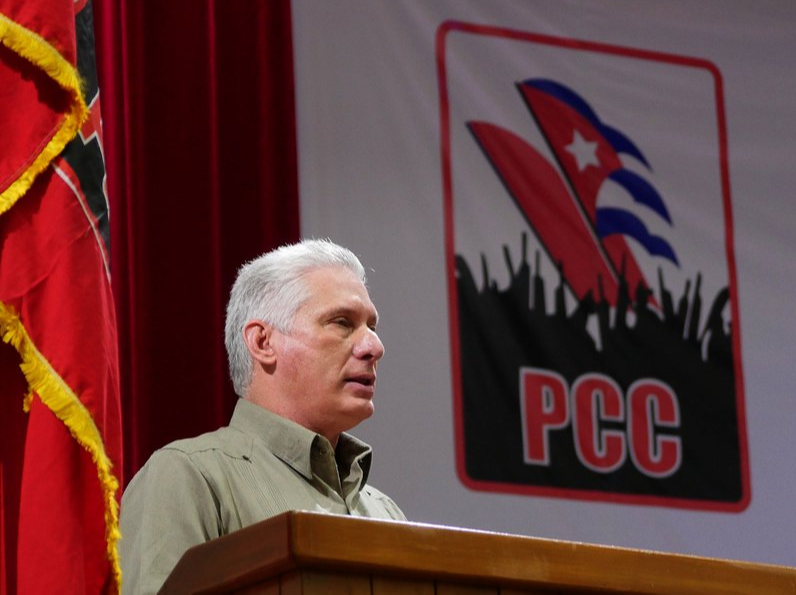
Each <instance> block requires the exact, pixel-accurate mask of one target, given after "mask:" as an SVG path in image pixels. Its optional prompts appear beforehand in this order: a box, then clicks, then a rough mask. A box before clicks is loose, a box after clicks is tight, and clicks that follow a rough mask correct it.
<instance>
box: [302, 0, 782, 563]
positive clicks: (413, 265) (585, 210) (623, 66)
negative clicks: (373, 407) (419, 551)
mask: <svg viewBox="0 0 796 595" xmlns="http://www.w3.org/2000/svg"><path fill="white" fill-rule="evenodd" d="M292 8H293V15H292V16H293V42H294V57H295V76H296V111H297V130H298V147H299V188H300V206H301V229H302V234H303V235H304V236H328V237H331V238H332V239H334V240H336V241H338V242H341V243H343V244H346V245H348V246H350V247H351V248H352V249H354V250H355V251H356V252H357V253H358V254H359V255H360V256H361V257H362V259H363V261H364V262H365V264H366V266H367V267H369V269H371V274H370V287H371V292H372V297H373V299H374V301H375V303H376V304H377V306H378V307H379V309H380V313H381V323H380V334H381V336H382V338H383V340H384V343H385V345H386V348H387V353H386V357H385V359H384V361H383V362H382V365H381V367H380V370H379V390H378V394H377V413H376V416H375V417H374V418H373V419H372V420H370V421H368V422H367V423H366V424H365V425H364V426H363V427H362V428H361V429H360V431H359V434H360V435H361V436H362V437H363V438H364V439H366V440H368V441H370V442H371V443H372V444H373V445H374V447H375V450H376V456H375V460H374V471H373V474H372V480H373V482H374V484H375V485H377V486H378V487H380V488H381V489H383V490H385V491H386V492H387V493H389V494H390V495H391V496H393V497H394V498H395V499H396V500H397V501H398V503H399V504H400V505H401V506H402V507H403V508H404V510H405V512H406V513H407V515H408V516H409V517H410V518H411V519H413V520H417V521H427V522H433V523H445V524H451V525H462V526H466V527H474V528H480V529H491V530H498V531H509V532H512V533H523V534H528V535H536V536H542V537H551V538H560V539H569V540H579V541H588V542H596V543H602V544H614V545H622V546H633V547H642V548H652V549H658V550H668V551H676V552H683V553H693V554H701V555H709V556H719V557H727V558H741V559H748V560H755V561H763V562H773V563H783V564H789V565H793V564H796V555H794V551H796V548H794V545H796V544H795V541H796V540H795V539H794V537H793V536H794V535H796V520H794V517H793V515H792V514H790V511H791V500H792V493H793V491H794V489H796V481H795V480H794V466H793V463H792V460H791V459H792V457H791V453H792V452H793V451H794V450H795V449H796V438H795V437H794V433H793V431H792V428H793V427H794V422H796V419H795V418H796V402H794V396H793V389H792V387H793V386H794V372H793V365H792V359H793V354H794V350H793V347H792V337H793V336H794V335H796V322H794V321H793V317H792V316H791V313H792V297H793V296H794V295H796V280H795V279H796V265H794V262H795V261H796V243H794V240H796V238H794V234H793V221H796V207H794V206H793V205H792V204H791V202H792V201H791V193H792V188H793V187H794V171H795V170H794V168H793V167H792V164H791V154H792V153H793V150H794V139H796V83H795V82H794V78H793V66H792V59H791V56H792V55H793V52H794V50H796V37H795V36H794V35H793V30H794V27H796V7H793V6H792V5H791V3H789V2H785V1H779V2H764V3H755V4H754V6H752V4H747V5H745V6H744V5H742V4H740V3H734V4H733V5H732V6H731V7H728V6H727V5H726V3H721V2H718V1H709V2H700V3H698V4H694V3H688V2H681V1H677V2H665V3H664V2H646V3H638V2H631V1H625V0H613V1H608V2H605V1H601V2H597V1H578V2H575V1H570V2H541V1H539V2H535V1H524V2H520V1H508V0H493V1H491V2H478V1H475V0H472V1H462V0H456V1H453V0H451V1H447V2H446V1H438V2H422V1H419V0H390V1H386V0H385V1H379V2H373V1H370V0H338V1H336V2H330V3H320V2H306V1H304V2H302V1H294V2H293V6H292Z"/></svg>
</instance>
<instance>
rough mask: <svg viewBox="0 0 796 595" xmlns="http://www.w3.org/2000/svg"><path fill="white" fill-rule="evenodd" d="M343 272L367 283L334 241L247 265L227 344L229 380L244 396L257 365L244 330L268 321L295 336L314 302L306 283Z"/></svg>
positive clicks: (232, 306) (234, 298)
mask: <svg viewBox="0 0 796 595" xmlns="http://www.w3.org/2000/svg"><path fill="white" fill-rule="evenodd" d="M330 267H343V268H346V269H348V270H350V271H352V272H353V273H354V274H355V275H356V276H357V277H359V279H361V280H362V283H365V281H366V279H365V269H364V267H363V266H362V263H361V262H359V259H358V258H357V257H356V255H354V253H353V252H351V251H350V250H349V249H347V248H343V247H342V246H338V245H337V244H335V243H333V242H332V241H330V240H303V241H301V242H298V243H296V244H288V245H285V246H282V247H280V248H277V249H276V250H273V251H271V252H267V253H266V254H263V255H262V256H260V257H258V258H255V259H254V260H251V261H249V262H247V263H246V264H244V265H243V266H242V267H241V268H240V269H239V270H238V276H237V278H236V279H235V284H234V285H233V286H232V291H231V293H230V296H229V302H228V303H227V319H226V324H225V327H224V344H225V345H226V348H227V360H228V362H229V374H230V377H231V378H232V385H233V387H234V388H235V392H236V393H237V394H238V395H239V396H241V397H242V396H244V394H245V392H246V390H247V389H248V387H249V384H250V383H251V376H252V369H253V364H252V359H251V355H250V354H249V351H248V349H247V348H246V344H245V343H244V341H243V327H244V326H246V324H247V323H248V322H249V321H250V320H262V321H263V322H265V323H267V324H270V325H271V326H273V327H274V328H275V329H277V330H278V331H280V332H283V333H286V332H290V330H291V326H292V324H293V318H294V316H295V314H296V311H297V310H298V309H299V307H300V306H301V305H302V304H303V303H304V301H305V300H306V299H307V298H308V297H309V289H308V288H307V286H306V284H305V283H304V281H303V280H302V277H303V276H304V275H305V274H307V273H309V272H311V271H313V270H316V269H320V268H330Z"/></svg>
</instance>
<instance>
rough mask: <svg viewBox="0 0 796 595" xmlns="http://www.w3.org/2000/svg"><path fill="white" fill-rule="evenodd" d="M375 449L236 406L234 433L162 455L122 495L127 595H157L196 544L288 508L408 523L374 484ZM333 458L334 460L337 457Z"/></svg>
mask: <svg viewBox="0 0 796 595" xmlns="http://www.w3.org/2000/svg"><path fill="white" fill-rule="evenodd" d="M371 452H372V451H371V448H370V447H369V446H368V445H367V444H365V443H364V442H362V441H360V440H358V439H356V438H354V437H353V436H350V435H348V434H341V435H340V439H339V440H338V443H337V451H336V453H335V449H334V448H332V445H331V443H330V442H329V441H328V440H327V439H326V438H324V437H323V436H320V435H319V434H316V433H314V432H312V431H310V430H307V429H306V428H303V427H302V426H300V425H298V424H296V423H294V422H292V421H289V420H286V419H284V418H282V417H279V416H278V415H275V414H274V413H271V412H270V411H267V410H266V409H263V408H262V407H259V406H257V405H254V404H252V403H250V402H248V401H245V400H243V399H239V400H238V403H237V405H236V407H235V412H234V413H233V415H232V420H231V421H230V424H229V426H227V427H224V428H220V429H219V430H216V431H215V432H210V433H208V434H203V435H201V436H198V437H196V438H190V439H187V440H178V441H177V442H173V443H171V444H169V445H167V446H165V447H164V448H162V449H160V450H158V451H157V452H155V453H154V454H153V455H152V457H151V458H150V459H149V461H148V462H147V463H146V465H144V467H143V468H142V469H141V471H139V472H138V474H137V475H136V476H135V477H134V478H133V480H132V481H131V482H130V485H129V486H128V487H127V490H126V491H125V493H124V497H123V498H122V506H121V530H122V539H121V541H120V542H119V554H120V558H121V566H122V592H123V593H125V594H132V593H156V592H157V590H158V589H160V587H161V586H162V584H163V582H164V581H165V580H166V577H167V576H168V575H169V573H170V572H171V571H172V569H173V568H174V566H175V565H176V564H177V561H178V560H179V559H180V557H182V555H183V553H184V552H185V551H186V550H187V549H188V548H190V547H192V546H194V545H197V544H200V543H203V542H205V541H209V540H211V539H214V538H216V537H220V536H221V535H226V534H227V533H230V532H232V531H235V530H237V529H241V528H243V527H246V526H247V525H251V524H253V523H256V522H258V521H262V520H265V519H267V518H269V517H272V516H275V515H277V514H280V513H282V512H286V511H288V510H310V511H317V512H326V513H331V514H343V515H351V516H363V517H372V518H380V519H395V520H405V518H406V517H405V516H404V514H403V513H402V512H401V510H400V509H399V508H398V507H397V506H396V505H395V503H394V502H393V501H392V500H391V499H390V498H388V497H387V496H385V495H384V494H382V493H381V492H379V491H378V490H376V489H375V488H372V487H371V486H369V485H366V482H367V478H368V471H369V469H370V461H371ZM335 454H336V456H335Z"/></svg>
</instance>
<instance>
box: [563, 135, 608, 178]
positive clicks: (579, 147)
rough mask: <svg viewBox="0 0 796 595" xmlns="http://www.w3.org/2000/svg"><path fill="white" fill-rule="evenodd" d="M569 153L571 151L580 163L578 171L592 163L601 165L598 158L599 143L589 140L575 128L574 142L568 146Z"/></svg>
mask: <svg viewBox="0 0 796 595" xmlns="http://www.w3.org/2000/svg"><path fill="white" fill-rule="evenodd" d="M566 150H567V152H568V153H571V154H572V156H573V157H574V158H575V161H576V162H577V164H578V171H583V170H584V169H586V168H587V167H588V166H590V165H596V166H599V165H600V160H599V159H597V143H596V142H589V141H587V140H586V139H585V138H583V137H582V136H581V135H580V133H579V132H578V131H577V130H575V131H574V134H573V136H572V142H571V143H570V144H568V145H567V146H566Z"/></svg>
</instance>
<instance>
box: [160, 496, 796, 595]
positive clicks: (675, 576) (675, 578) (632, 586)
mask: <svg viewBox="0 0 796 595" xmlns="http://www.w3.org/2000/svg"><path fill="white" fill-rule="evenodd" d="M160 592H161V593H166V594H172V595H173V594H184V593H239V594H247V595H250V594H254V593H262V594H268V595H337V594H346V595H409V594H411V595H460V594H461V595H464V594H468V595H469V594H479V595H487V594H496V595H497V594H500V595H519V594H530V593H549V594H552V593H623V594H625V593H645V594H666V595H675V594H676V595H688V594H694V595H697V594H698V595H729V594H733V593H748V594H755V595H768V594H774V593H782V594H785V593H787V594H794V593H796V568H790V567H784V566H773V565H765V564H753V563H748V562H736V561H729V560H718V559H711V558H701V557H695V556H683V555H675V554H664V553H658V552H650V551H643V550H634V549H628V548H616V547H603V546H595V545H587V544H582V543H572V542H565V541H557V540H550V539H535V538H530V537H520V536H515V535H506V534H501V533H489V532H483V531H471V530H464V529H454V528H450V527H440V526H434V525H423V524H415V523H401V522H392V521H376V520H372V519H362V518H352V517H344V516H332V515H324V514H317V513H309V512H289V513H285V514H282V515H280V516H277V517H274V518H272V519H269V520H267V521H263V522H261V523H258V524H256V525H252V526H251V527H247V528H245V529H243V530H241V531H237V532H235V533H232V534H230V535H227V536H225V537H222V538H220V539H216V540H214V541H210V542H208V543H205V544H202V545H199V546H196V547H194V548H192V549H190V550H188V551H187V552H186V553H185V555H184V556H183V557H182V559H181V560H180V562H179V563H178V564H177V566H176V567H175V569H174V571H173V572H172V573H171V575H170V576H169V578H168V580H167V581H166V583H165V584H164V586H163V589H162V590H161V591H160Z"/></svg>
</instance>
